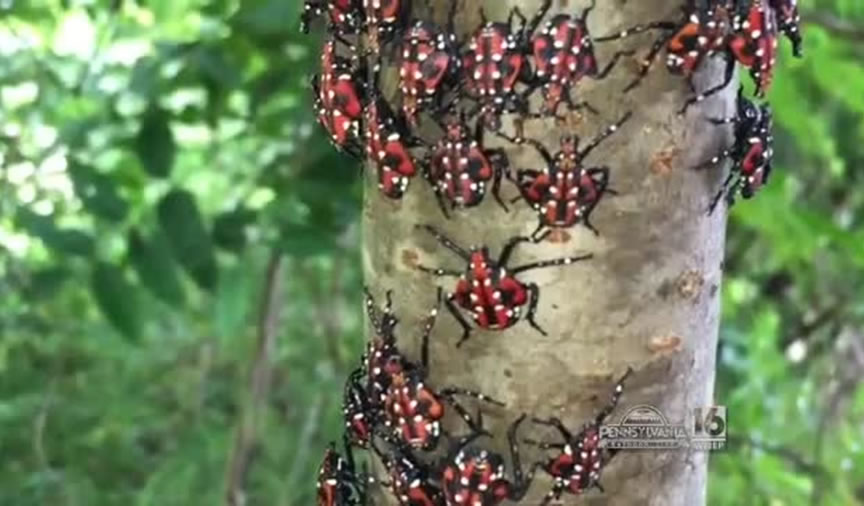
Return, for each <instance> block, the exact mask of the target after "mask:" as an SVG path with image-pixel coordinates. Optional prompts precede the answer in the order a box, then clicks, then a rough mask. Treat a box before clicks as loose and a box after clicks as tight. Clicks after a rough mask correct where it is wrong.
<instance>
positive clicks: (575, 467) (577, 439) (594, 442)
mask: <svg viewBox="0 0 864 506" xmlns="http://www.w3.org/2000/svg"><path fill="white" fill-rule="evenodd" d="M631 372H632V370H631V369H629V368H628V369H627V372H626V373H624V376H622V377H621V379H620V380H618V384H616V385H615V390H614V392H613V393H612V399H611V401H610V402H609V404H608V405H607V406H606V407H605V408H603V409H602V410H601V411H600V413H598V414H597V416H596V417H595V418H594V420H592V421H591V422H590V423H588V424H586V425H585V426H583V427H582V430H581V431H580V432H579V433H578V434H575V435H574V434H573V433H571V432H570V431H569V430H568V429H567V427H565V426H564V424H563V423H562V422H561V420H559V419H558V418H551V419H549V420H540V419H536V418H535V419H534V423H536V424H540V425H547V426H550V427H553V428H555V429H556V430H557V431H558V432H559V433H560V434H561V437H562V438H563V439H564V441H563V442H560V443H549V442H538V441H534V440H531V439H527V440H525V443H527V444H533V445H535V446H539V447H540V448H542V449H544V450H555V451H556V452H557V454H556V456H554V457H552V458H549V459H548V460H546V461H545V462H540V463H538V466H539V467H540V468H541V469H543V471H545V472H546V474H548V475H549V476H551V477H552V478H553V480H554V484H553V485H552V490H551V491H549V493H548V494H546V497H544V499H543V502H542V503H541V505H542V506H545V505H546V504H549V502H551V501H552V500H553V499H555V500H558V499H560V498H561V495H562V494H563V493H565V492H567V493H570V494H574V495H580V494H582V493H584V492H585V491H587V490H588V489H590V488H592V487H596V488H598V489H599V490H600V491H601V492H602V491H603V487H602V486H601V485H600V483H599V479H600V474H601V472H602V471H603V467H605V466H606V464H608V463H609V460H611V459H612V457H613V456H615V454H616V453H617V451H618V450H617V449H613V448H608V449H605V448H602V447H601V446H600V425H601V424H602V423H603V422H604V421H605V420H606V418H607V417H608V416H609V415H610V414H612V411H614V410H615V407H616V406H617V405H618V401H619V400H620V398H621V394H622V392H623V391H624V381H625V380H626V379H627V377H628V376H629V375H630V373H631Z"/></svg>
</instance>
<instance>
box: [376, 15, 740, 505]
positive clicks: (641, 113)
mask: <svg viewBox="0 0 864 506" xmlns="http://www.w3.org/2000/svg"><path fill="white" fill-rule="evenodd" d="M438 3H440V4H446V3H447V2H445V1H443V0H439V2H438ZM464 3H466V4H471V3H472V2H467V1H466V2H464ZM539 3H540V2H539V1H537V0H511V1H509V2H499V1H495V2H493V1H491V0H490V1H487V2H485V3H484V5H485V8H486V11H487V13H488V15H489V17H490V18H491V19H506V16H507V12H509V9H510V7H512V6H515V5H518V6H519V7H520V8H521V9H522V11H523V12H526V13H531V12H533V11H534V9H536V7H537V6H538V4H539ZM587 3H588V2H587V0H586V1H584V2H575V1H569V2H567V1H566V0H560V1H556V2H555V3H554V4H553V7H552V11H550V15H551V14H553V13H555V12H558V11H569V12H571V13H579V12H581V10H582V9H583V8H584V7H585V6H586V5H587ZM479 6H480V4H479V2H478V3H477V4H476V6H474V5H472V6H470V7H467V9H465V10H460V11H459V16H458V18H457V19H458V22H459V30H460V32H461V33H462V34H464V33H466V32H467V31H469V30H470V29H471V28H473V27H475V26H477V23H478V19H479V16H478V15H477V12H476V11H477V10H478V9H479ZM680 6H681V1H680V0H640V1H639V2H633V1H630V2H627V1H626V0H610V1H602V2H598V5H597V8H596V10H595V11H594V12H593V13H592V15H591V17H590V18H589V27H590V29H591V31H592V33H593V34H595V35H601V34H603V35H605V34H609V33H613V32H616V31H617V30H619V29H621V28H622V27H628V26H631V25H634V24H636V23H641V22H647V21H652V20H658V19H678V16H679V15H680V14H679V8H680ZM444 9H445V7H444V5H439V6H438V10H439V11H440V12H443V11H444ZM653 40H654V39H653V38H652V36H651V35H645V36H641V37H634V38H631V39H629V40H626V41H622V42H613V43H607V44H600V45H598V47H597V52H598V58H599V60H600V65H601V67H602V66H603V64H604V63H605V62H606V61H607V60H608V58H609V57H610V56H611V55H612V54H613V53H614V52H615V50H616V49H617V48H621V47H624V46H627V47H638V48H639V56H643V55H644V54H645V52H646V51H647V49H648V48H649V47H650V44H651V43H652V42H653ZM662 58H663V54H662V53H661V57H660V59H658V62H657V63H656V64H655V68H654V69H653V70H652V72H651V74H650V75H649V77H648V78H647V79H646V80H645V81H644V82H643V84H642V85H641V86H640V87H639V88H637V89H635V90H634V91H633V92H631V93H629V94H627V95H624V94H622V93H621V89H622V88H623V87H624V86H625V85H626V84H627V83H628V82H629V81H630V80H631V79H632V78H633V77H634V75H635V72H636V71H637V70H638V63H637V61H636V60H635V59H633V60H629V61H623V62H622V64H621V65H619V67H618V68H616V69H615V70H614V71H613V73H612V75H611V76H610V77H609V78H608V79H606V80H604V81H599V82H597V81H592V80H590V79H588V80H586V81H585V82H583V83H582V85H581V87H580V88H579V90H580V91H581V96H582V97H583V98H585V99H587V100H589V101H590V103H591V104H592V105H593V106H594V107H596V108H597V109H599V110H600V111H601V114H600V115H599V116H592V115H587V116H586V117H584V118H582V121H581V122H575V124H571V125H562V124H556V123H555V122H554V121H549V122H545V123H544V122H540V121H531V122H528V123H526V125H525V126H526V128H525V132H526V135H527V136H529V137H534V138H537V139H540V140H541V141H543V142H544V143H545V144H546V145H547V146H548V147H549V148H550V150H552V151H555V150H556V149H554V148H556V147H557V145H558V140H559V137H560V136H561V135H562V134H563V133H565V132H570V133H575V134H578V135H580V136H581V137H582V138H583V139H589V138H592V137H593V136H594V135H596V134H597V133H599V132H600V131H601V130H602V129H604V128H605V127H606V126H607V125H608V124H609V123H611V122H612V121H614V120H616V119H618V118H620V117H621V116H622V115H623V114H624V113H625V112H626V111H628V110H632V111H633V112H634V117H633V119H632V120H631V121H630V122H629V123H628V124H626V125H625V126H624V128H622V130H620V131H619V132H618V133H617V134H616V135H614V136H613V137H611V138H610V139H609V140H608V141H607V142H606V143H604V144H603V145H602V146H601V147H600V148H598V149H597V150H595V152H593V153H592V154H591V155H590V156H589V157H588V160H586V164H587V165H588V166H599V165H607V166H609V167H610V168H611V187H612V188H614V189H615V190H617V191H618V192H619V195H615V196H611V195H607V197H606V198H605V199H604V200H603V201H602V202H601V203H600V205H599V206H598V208H597V209H596V211H595V213H594V217H593V221H594V224H595V225H596V226H597V227H598V229H599V230H600V233H601V235H600V236H599V237H596V236H594V234H592V233H591V232H590V231H589V230H587V229H586V228H584V227H577V228H575V229H570V230H567V231H566V234H564V236H563V237H562V238H561V240H559V241H557V242H549V241H547V242H544V243H542V244H539V245H530V244H529V245H525V246H523V247H520V248H519V249H518V250H517V253H516V255H515V256H514V265H518V264H521V263H525V262H529V261H533V260H538V259H545V258H555V257H561V256H566V255H572V254H574V253H576V252H581V251H589V252H593V253H594V255H595V258H594V259H593V260H591V261H588V262H581V263H578V264H575V265H572V266H568V267H560V268H553V269H545V270H540V271H534V272H529V273H526V274H525V276H524V277H525V279H530V280H532V281H536V282H537V283H538V284H539V285H540V287H541V299H540V307H539V310H538V313H537V318H538V321H539V322H540V324H541V325H543V326H544V327H545V328H546V330H547V331H548V332H549V336H548V337H543V336H541V335H539V334H538V333H537V332H535V331H534V330H532V329H531V328H530V327H529V326H528V325H527V323H525V322H520V323H519V324H518V325H517V326H515V327H514V328H512V329H510V330H507V331H504V332H476V333H475V334H474V336H473V337H472V339H471V340H470V341H469V342H467V343H466V344H465V345H464V346H463V347H462V348H460V349H457V348H455V343H456V341H457V339H458V337H459V328H458V326H457V325H456V323H455V322H454V321H453V319H452V318H451V317H450V316H449V315H448V314H447V313H446V311H444V312H442V314H441V315H440V317H439V321H438V326H437V327H436V329H435V332H434V334H433V342H432V345H431V383H432V384H434V385H439V386H444V385H459V386H464V387H467V388H474V389H479V390H481V391H483V392H484V393H486V394H489V395H491V396H493V397H495V398H497V399H500V400H503V401H505V402H506V403H507V408H506V409H500V410H494V411H492V412H491V413H490V414H489V415H488V416H486V417H485V421H486V422H487V424H488V426H489V427H490V428H491V430H492V431H493V432H494V433H495V434H496V438H495V440H494V441H493V442H489V441H486V442H484V444H489V445H490V446H491V447H493V448H495V449H497V450H499V451H502V452H505V454H506V442H505V440H504V431H505V430H506V425H507V424H509V423H510V422H511V421H512V420H514V419H515V418H516V417H517V416H518V415H519V414H520V413H522V412H527V413H530V414H534V415H536V416H541V417H548V416H551V415H555V416H559V417H560V418H561V419H562V420H564V422H565V423H566V424H567V425H569V426H570V427H572V428H573V429H575V430H578V428H579V427H581V425H582V424H583V423H585V422H586V421H588V420H589V419H591V418H592V417H593V416H594V414H595V413H596V411H597V410H598V409H600V407H601V406H602V405H603V404H604V403H605V402H606V401H607V400H608V398H609V395H610V394H611V390H612V386H613V384H614V383H615V380H616V379H617V378H618V377H619V376H620V375H621V374H622V373H623V372H624V371H625V370H626V368H627V367H628V366H632V367H633V369H634V374H633V375H632V376H631V377H630V380H629V381H628V384H627V386H626V389H625V394H624V397H623V399H622V401H621V404H620V405H619V408H618V410H617V411H616V413H615V414H613V416H612V420H615V421H617V419H618V417H619V416H621V415H622V414H623V413H624V412H625V411H626V410H627V409H628V408H629V407H631V406H635V405H637V404H650V405H653V406H656V407H658V408H659V409H661V410H662V411H663V412H664V413H665V414H666V416H667V417H668V418H669V419H670V421H673V422H676V421H677V422H683V421H685V420H687V419H689V418H687V416H688V413H690V412H691V410H692V409H693V408H694V407H700V406H706V405H711V404H713V402H712V401H713V383H714V371H715V350H716V341H717V329H718V316H719V295H720V290H719V287H720V282H721V274H722V259H723V247H724V235H725V213H724V211H723V209H722V206H721V208H720V209H718V211H717V212H715V213H714V214H713V215H712V216H710V217H709V216H707V215H706V207H707V204H708V201H709V199H710V197H711V196H712V195H713V194H714V192H715V191H716V189H717V188H718V185H719V184H720V182H721V174H720V171H719V170H708V171H697V170H692V167H694V166H695V165H697V164H698V163H699V162H702V161H704V160H706V159H708V158H710V157H711V156H713V155H714V154H715V151H716V150H717V149H718V148H720V147H722V146H723V145H724V143H726V142H729V141H730V139H729V138H725V137H724V136H723V135H721V134H720V130H718V129H717V128H715V127H713V126H712V125H710V124H708V123H707V122H706V121H705V119H704V118H705V117H706V116H725V115H730V114H732V113H733V110H734V95H735V91H736V86H735V85H734V84H733V85H730V87H729V89H728V90H726V91H725V92H724V93H723V94H721V95H718V96H717V97H715V98H712V99H711V100H709V101H708V102H707V103H705V104H702V105H701V106H698V107H694V108H691V110H690V112H689V113H688V115H687V116H686V117H685V118H681V117H678V116H677V115H676V113H677V110H678V109H679V108H680V106H681V105H682V103H683V101H684V100H685V98H686V97H687V96H688V95H689V90H688V87H687V84H686V83H685V82H684V80H682V79H680V78H676V77H674V76H670V75H669V74H668V73H667V72H666V70H665V68H664V65H663V60H662ZM721 67H722V66H721V65H720V64H719V63H714V64H712V65H709V66H708V68H706V69H705V70H704V71H703V72H701V73H700V75H699V76H698V78H697V79H696V82H697V85H700V86H701V87H704V86H705V85H706V83H709V82H710V83H714V82H717V80H719V79H722V70H721ZM510 128H511V125H510V124H509V121H507V120H506V119H505V123H504V129H505V131H509V129H510ZM487 139H488V142H487V144H488V145H490V146H503V147H506V148H507V151H508V154H509V155H510V158H511V164H512V165H513V167H514V168H529V167H536V168H539V167H540V166H541V165H540V163H541V162H540V160H539V159H538V157H536V155H535V152H534V150H533V149H531V148H530V147H524V148H518V147H517V148H514V147H512V146H508V145H505V144H502V143H501V142H500V141H498V140H497V139H496V138H495V137H494V136H491V135H490V136H487ZM367 188H368V190H367V195H366V200H365V209H364V220H365V232H364V253H365V254H364V262H365V266H364V267H365V272H366V279H367V282H368V284H369V285H370V286H371V287H372V289H373V290H374V291H375V292H376V293H378V294H383V292H384V291H385V290H386V289H388V288H392V289H394V290H395V291H396V306H397V307H396V310H397V311H398V312H399V315H400V318H401V319H402V324H401V325H400V328H399V329H398V330H399V334H398V335H399V339H400V343H401V344H402V345H403V346H404V347H405V349H406V350H407V351H408V352H409V353H416V352H417V345H418V344H419V337H420V326H421V320H422V319H423V318H424V317H425V316H426V315H427V313H428V311H429V309H430V308H431V307H432V306H433V304H434V298H435V286H436V283H441V284H442V286H444V288H445V289H446V290H451V289H452V288H453V283H455V281H454V280H452V279H451V278H441V279H436V278H433V277H431V276H428V275H426V274H424V273H421V272H418V271H417V270H415V269H414V266H415V265H416V263H418V262H422V263H423V264H425V265H430V266H452V267H455V268H461V265H460V261H459V259H458V258H456V257H454V256H453V255H452V254H451V253H450V252H449V251H447V250H445V249H443V248H442V247H440V246H439V245H438V244H437V243H436V242H435V241H434V240H433V239H432V238H431V237H429V236H428V235H427V234H425V233H423V232H422V231H418V230H415V229H414V225H415V224H418V223H431V224H434V225H435V226H438V227H439V228H441V229H442V230H444V231H445V232H446V233H447V234H449V235H450V236H452V237H453V238H455V239H456V240H458V241H460V242H461V243H462V244H464V245H466V246H468V245H472V244H479V243H485V244H487V245H489V246H490V248H491V249H492V252H493V255H494V254H496V253H497V252H498V251H499V250H500V247H501V245H503V243H504V242H505V241H506V240H507V239H508V238H510V237H512V236H514V235H527V234H529V233H530V232H531V231H532V230H533V229H534V228H535V226H536V223H537V220H536V215H535V214H534V213H533V212H532V211H531V210H530V209H529V208H528V207H527V206H526V205H525V204H524V202H520V203H517V204H515V205H513V206H511V211H510V212H509V213H504V212H503V210H502V209H500V208H499V207H498V206H497V205H496V204H495V202H494V201H493V200H492V199H491V197H487V200H486V202H484V203H483V205H482V206H480V207H479V208H475V209H472V210H469V211H466V212H461V213H459V212H457V213H456V214H455V215H454V216H453V218H452V219H451V220H446V219H444V218H443V216H442V214H441V212H440V211H439V210H438V209H437V207H436V203H435V199H434V197H433V193H432V191H431V189H430V188H429V187H428V185H427V184H426V183H425V182H424V181H422V179H420V178H417V179H415V180H414V181H413V182H412V187H411V188H410V189H409V192H408V195H407V196H406V198H405V199H404V200H403V201H401V202H397V203H394V202H391V201H389V200H387V199H385V198H382V197H381V196H380V195H378V193H377V192H376V191H374V187H373V185H372V184H369V185H368V186H367ZM516 194H517V192H516V189H515V188H514V187H513V186H512V185H511V184H509V183H505V184H504V195H505V198H508V197H511V196H515V195H516ZM415 356H416V355H415ZM449 427H450V428H452V429H453V430H454V432H457V433H459V432H462V431H464V426H463V425H461V424H459V423H458V421H457V422H454V423H451V424H450V425H449ZM524 430H525V434H528V433H529V432H530V433H532V434H537V435H541V434H549V433H548V432H547V431H544V430H542V429H539V428H536V427H531V426H530V424H527V423H526V424H525V425H524ZM523 450H524V452H523V459H524V460H525V461H526V462H527V463H531V462H533V461H534V460H536V459H537V458H539V457H541V456H542V455H541V453H539V452H537V451H535V450H534V449H533V448H530V447H525V448H523ZM706 479H707V454H706V453H690V454H688V453H687V452H683V451H679V452H675V451H670V452H655V451H632V452H629V451H625V452H621V453H620V454H619V455H618V456H616V457H615V458H614V459H613V460H612V462H611V463H610V465H609V466H608V467H607V469H606V471H605V472H604V474H603V477H602V480H601V483H602V484H603V486H604V488H605V491H606V492H605V493H600V492H599V491H597V490H596V489H595V490H592V491H591V492H590V493H589V494H587V495H585V496H583V498H582V499H577V498H575V497H574V496H567V495H565V496H564V498H563V504H575V503H579V504H593V505H600V504H610V505H617V504H621V505H634V504H640V505H641V504H650V505H663V506H675V505H682V506H698V505H701V504H705V490H706ZM550 486H551V481H550V480H549V478H548V477H546V476H545V475H543V474H542V473H539V474H538V479H537V480H535V482H534V486H533V487H532V491H531V493H530V494H529V495H528V496H527V497H526V498H525V500H524V504H538V503H539V502H540V498H541V497H542V496H543V494H545V493H546V492H547V491H548V490H549V487H550ZM379 501H380V498H379ZM375 504H386V502H383V501H382V502H376V503H375Z"/></svg>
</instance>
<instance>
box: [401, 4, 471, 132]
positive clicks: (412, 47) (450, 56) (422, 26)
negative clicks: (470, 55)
mask: <svg viewBox="0 0 864 506" xmlns="http://www.w3.org/2000/svg"><path fill="white" fill-rule="evenodd" d="M456 5H457V4H456V2H455V0H454V1H453V2H452V8H451V10H450V14H449V18H448V19H449V21H448V27H447V29H446V30H443V31H442V30H441V29H440V28H439V27H438V26H437V25H435V24H434V23H432V22H429V21H416V22H415V23H414V25H412V26H411V28H410V29H409V30H407V31H406V32H405V35H404V36H403V38H402V47H401V57H400V60H399V88H400V90H401V92H402V112H403V113H404V114H405V117H406V119H407V120H408V123H409V124H411V125H412V126H414V125H416V124H417V121H418V114H419V113H420V111H422V110H424V109H427V108H429V107H430V106H436V107H435V109H436V110H437V109H440V107H441V103H440V102H441V98H442V97H443V96H444V94H445V93H447V91H449V90H452V89H454V88H455V87H456V86H458V84H459V75H460V72H461V68H462V61H461V60H460V59H459V50H458V47H457V44H456V35H454V33H453V18H454V16H455V14H456V11H455V6H456Z"/></svg>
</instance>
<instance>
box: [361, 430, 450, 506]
mask: <svg viewBox="0 0 864 506" xmlns="http://www.w3.org/2000/svg"><path fill="white" fill-rule="evenodd" d="M374 449H375V452H376V453H377V454H378V457H379V458H380V459H381V462H382V463H383V464H384V467H385V468H386V469H387V474H389V475H390V487H389V488H390V490H391V491H392V492H393V495H394V496H395V497H396V501H397V503H398V504H399V506H445V503H444V493H443V491H442V490H441V489H440V488H439V487H438V486H437V485H436V484H434V483H433V476H432V474H433V473H432V469H430V467H429V466H428V465H426V464H425V463H424V462H422V461H420V460H419V459H417V458H415V456H414V455H413V453H412V450H411V448H410V447H408V446H406V445H403V444H399V443H396V444H395V449H394V450H393V451H391V452H389V453H385V452H383V451H382V450H381V449H379V448H378V447H377V446H375V447H374Z"/></svg>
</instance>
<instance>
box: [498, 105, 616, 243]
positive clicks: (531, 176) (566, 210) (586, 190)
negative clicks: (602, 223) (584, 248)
mask: <svg viewBox="0 0 864 506" xmlns="http://www.w3.org/2000/svg"><path fill="white" fill-rule="evenodd" d="M630 117H631V113H629V112H628V113H627V114H625V115H624V116H623V117H622V118H621V119H620V120H618V122H617V123H614V124H612V125H610V126H609V127H608V128H607V129H606V130H605V131H604V132H603V133H601V134H600V135H599V136H597V137H596V138H595V139H594V140H592V141H591V142H590V143H588V145H586V146H585V147H584V148H582V149H579V138H578V137H576V136H572V135H567V136H564V137H563V138H562V139H561V150H560V151H558V153H556V154H555V155H554V156H553V155H552V154H550V153H549V151H548V150H547V149H546V147H545V146H543V144H541V143H540V142H539V141H536V140H533V139H525V138H523V137H509V136H506V135H503V134H499V136H501V137H503V138H505V139H507V140H508V141H510V142H513V143H516V144H523V143H527V144H529V145H531V146H533V147H534V148H535V149H536V150H537V151H538V152H539V153H540V156H541V157H542V158H543V160H544V162H545V167H543V168H542V169H540V170H535V169H520V170H518V171H517V172H516V181H515V182H516V185H517V186H518V187H519V193H520V194H521V196H522V198H523V199H524V200H525V201H526V202H527V203H528V205H530V206H531V207H532V208H534V210H535V211H537V214H538V215H539V217H540V223H539V225H538V227H537V230H535V231H534V233H533V234H531V236H532V237H534V238H536V237H538V235H539V234H541V232H542V231H543V230H544V229H545V228H547V227H550V228H567V227H572V226H573V225H576V224H577V223H582V224H584V225H585V226H586V227H588V228H589V229H590V230H591V231H592V232H594V233H595V234H599V233H598V232H597V229H596V228H594V226H593V225H592V224H591V212H592V211H593V210H594V208H595V207H596V206H597V204H598V203H599V202H600V199H601V198H602V197H603V195H604V193H606V192H611V191H612V190H610V189H609V188H608V185H609V168H608V167H591V168H585V167H584V166H583V163H582V162H583V161H584V160H585V158H586V157H587V156H588V155H589V154H590V153H591V151H593V150H594V148H596V147H597V146H599V145H600V144H601V143H602V142H603V141H604V140H605V139H606V138H608V137H609V136H610V135H612V134H614V133H615V132H617V131H618V129H619V128H621V126H622V125H623V124H624V123H625V122H627V120H629V119H630Z"/></svg>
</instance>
